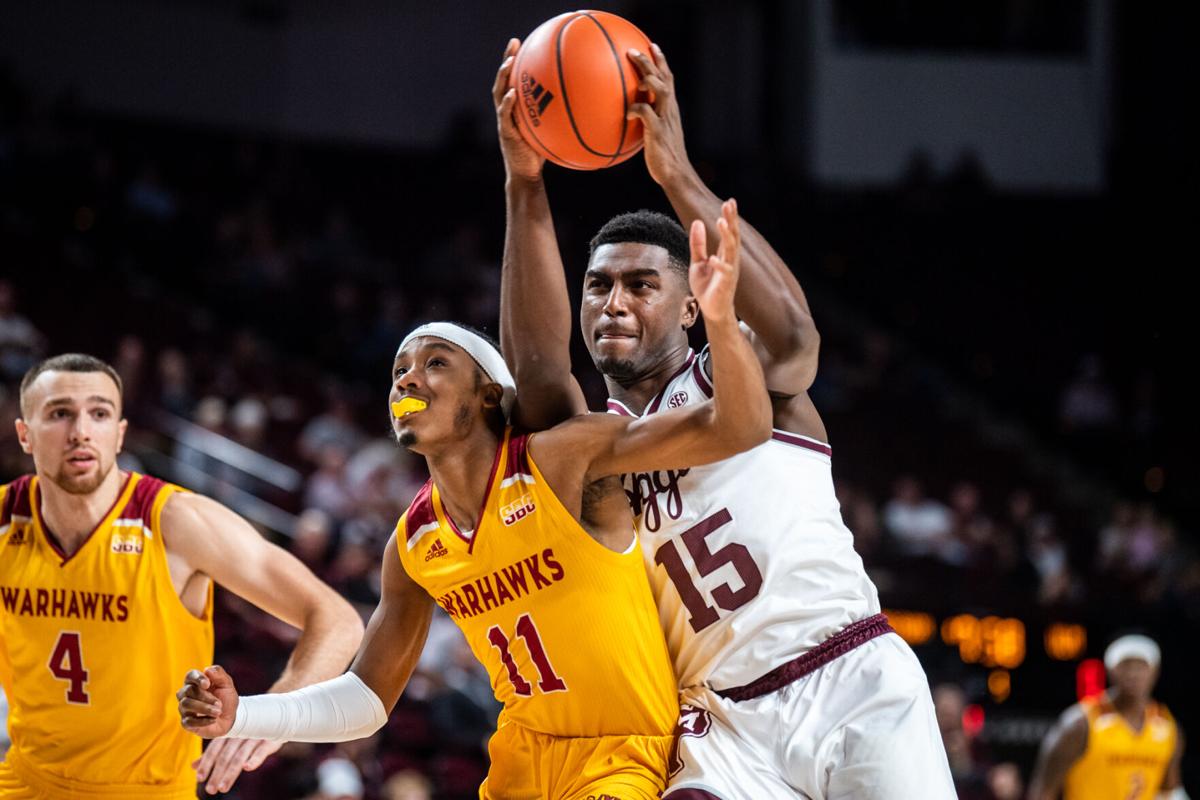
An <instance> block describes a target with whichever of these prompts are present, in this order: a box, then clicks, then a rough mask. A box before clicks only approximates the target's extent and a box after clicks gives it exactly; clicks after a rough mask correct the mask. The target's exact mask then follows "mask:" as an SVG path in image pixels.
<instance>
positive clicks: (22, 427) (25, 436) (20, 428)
mask: <svg viewBox="0 0 1200 800" xmlns="http://www.w3.org/2000/svg"><path fill="white" fill-rule="evenodd" d="M13 424H14V426H15V427H16V429H17V441H18V442H20V443H21V451H22V452H24V453H26V454H28V453H32V452H33V445H31V444H30V443H29V426H28V425H27V424H25V420H23V419H21V418H20V417H17V418H16V419H15V420H13Z"/></svg>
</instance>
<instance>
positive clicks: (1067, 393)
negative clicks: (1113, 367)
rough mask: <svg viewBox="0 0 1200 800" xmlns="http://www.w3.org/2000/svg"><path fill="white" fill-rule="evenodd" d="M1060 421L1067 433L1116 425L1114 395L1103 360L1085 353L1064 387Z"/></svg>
mask: <svg viewBox="0 0 1200 800" xmlns="http://www.w3.org/2000/svg"><path fill="white" fill-rule="evenodd" d="M1059 420H1060V422H1061V423H1062V426H1063V429H1064V430H1066V431H1067V432H1068V433H1104V432H1107V431H1111V430H1112V429H1113V428H1115V427H1116V424H1117V396H1116V392H1114V391H1113V388H1112V385H1111V384H1110V383H1109V382H1108V379H1107V378H1106V377H1105V375H1104V362H1103V361H1102V360H1101V359H1100V357H1099V356H1097V355H1094V354H1092V355H1087V356H1085V357H1084V358H1083V360H1081V361H1080V362H1079V369H1078V370H1077V371H1076V373H1075V377H1074V379H1072V381H1071V383H1069V384H1068V385H1067V387H1066V389H1064V390H1063V395H1062V402H1061V403H1060V405H1059Z"/></svg>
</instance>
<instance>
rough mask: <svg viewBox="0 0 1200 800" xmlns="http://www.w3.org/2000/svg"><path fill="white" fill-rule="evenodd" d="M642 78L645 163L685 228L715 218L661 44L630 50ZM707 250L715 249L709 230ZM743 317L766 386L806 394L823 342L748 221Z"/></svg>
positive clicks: (799, 294) (716, 202)
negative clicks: (648, 95)
mask: <svg viewBox="0 0 1200 800" xmlns="http://www.w3.org/2000/svg"><path fill="white" fill-rule="evenodd" d="M629 58H630V59H631V60H632V61H633V63H634V66H635V67H636V68H637V70H638V72H639V73H640V74H641V76H642V84H641V86H640V88H642V89H643V90H646V91H649V92H652V93H653V99H654V102H653V104H650V103H636V104H634V105H633V106H631V107H630V112H629V113H630V116H631V117H636V118H637V119H640V120H641V121H642V124H643V125H644V126H645V130H646V133H645V159H646V167H647V169H648V170H649V171H650V176H651V177H652V178H654V180H655V182H657V183H658V184H659V185H660V186H661V187H662V188H663V191H665V192H666V195H667V199H668V200H669V201H670V203H671V207H672V208H674V209H675V214H676V215H677V216H678V217H679V220H680V222H682V223H683V226H684V227H685V228H686V227H687V226H688V225H690V224H691V222H692V221H693V220H697V219H701V220H705V219H712V218H714V217H715V216H717V214H718V213H720V211H719V210H720V207H721V200H720V198H719V197H717V195H715V194H713V192H712V191H711V190H710V189H709V188H708V187H707V186H706V185H705V184H704V181H703V180H701V179H700V176H699V175H698V174H697V173H696V170H695V169H694V168H693V167H692V164H691V161H690V160H689V159H688V154H687V148H686V147H685V146H684V138H683V126H682V123H681V121H680V116H679V104H678V102H677V101H676V98H675V77H674V75H673V74H672V73H671V68H670V67H669V66H668V65H667V59H666V57H665V56H664V55H663V52H662V50H661V49H659V47H658V45H652V52H651V53H649V54H647V53H641V52H637V53H635V52H634V51H631V52H630V54H629ZM708 241H709V247H712V246H714V245H715V244H716V237H715V231H711V230H710V231H709V232H708ZM734 302H735V304H736V307H737V312H738V316H740V317H741V318H742V320H743V321H744V322H745V323H746V324H747V325H748V326H749V327H750V329H751V330H752V331H753V332H754V335H755V337H756V338H757V340H758V344H759V345H760V347H759V348H758V352H759V357H760V359H761V360H762V362H763V367H764V369H765V372H766V378H767V388H768V389H769V390H770V391H771V392H772V394H776V395H784V396H791V395H796V394H799V393H801V392H805V391H808V388H809V387H810V386H811V385H812V382H813V378H814V377H815V376H816V373H817V353H818V350H819V347H820V337H819V336H818V335H817V329H816V326H815V325H814V324H813V319H812V314H811V313H810V312H809V307H808V300H807V298H806V297H805V296H804V291H803V290H802V289H801V288H800V283H799V282H798V281H797V280H796V277H795V276H794V275H793V274H792V271H791V270H790V269H788V267H787V264H785V263H784V261H783V259H782V258H780V257H779V254H778V253H776V252H775V250H774V248H772V247H771V245H770V244H769V243H768V242H767V240H766V239H765V238H763V236H762V234H760V233H759V232H758V231H757V230H755V229H754V228H753V227H752V226H751V225H750V224H749V223H747V222H745V221H743V222H742V274H741V279H740V280H739V281H738V289H737V297H736V299H735V301H734Z"/></svg>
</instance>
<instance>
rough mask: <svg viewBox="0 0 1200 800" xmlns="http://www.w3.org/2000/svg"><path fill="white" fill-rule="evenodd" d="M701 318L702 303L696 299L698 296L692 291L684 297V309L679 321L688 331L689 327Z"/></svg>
mask: <svg viewBox="0 0 1200 800" xmlns="http://www.w3.org/2000/svg"><path fill="white" fill-rule="evenodd" d="M699 318H700V303H699V302H698V301H697V300H696V296H695V295H693V294H692V293H691V292H688V293H687V296H685V297H684V298H683V309H682V310H681V313H680V317H679V323H680V325H681V326H682V327H683V329H684V330H685V331H686V330H687V329H688V328H690V327H692V326H693V325H695V324H696V320H697V319H699Z"/></svg>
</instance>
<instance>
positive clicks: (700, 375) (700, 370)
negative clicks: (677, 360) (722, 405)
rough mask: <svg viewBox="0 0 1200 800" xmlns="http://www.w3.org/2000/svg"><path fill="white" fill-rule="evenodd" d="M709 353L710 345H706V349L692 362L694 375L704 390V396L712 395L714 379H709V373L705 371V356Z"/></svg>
mask: <svg viewBox="0 0 1200 800" xmlns="http://www.w3.org/2000/svg"><path fill="white" fill-rule="evenodd" d="M707 355H708V345H704V349H703V350H701V351H700V355H699V357H697V358H696V361H695V362H694V363H693V364H692V377H693V378H695V379H696V383H697V384H698V385H699V386H700V391H702V392H704V396H705V397H712V396H713V385H712V381H710V380H709V379H708V375H707V374H706V373H705V372H704V357H705V356H707Z"/></svg>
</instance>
